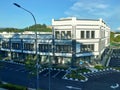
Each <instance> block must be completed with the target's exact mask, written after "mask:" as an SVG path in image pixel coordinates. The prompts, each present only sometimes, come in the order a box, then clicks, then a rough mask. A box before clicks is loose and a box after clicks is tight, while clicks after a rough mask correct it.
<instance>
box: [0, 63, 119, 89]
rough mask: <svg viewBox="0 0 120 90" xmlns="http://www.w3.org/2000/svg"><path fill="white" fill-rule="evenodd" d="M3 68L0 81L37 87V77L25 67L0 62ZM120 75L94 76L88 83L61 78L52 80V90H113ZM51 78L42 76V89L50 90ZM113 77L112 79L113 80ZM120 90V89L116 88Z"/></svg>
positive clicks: (0, 72)
mask: <svg viewBox="0 0 120 90" xmlns="http://www.w3.org/2000/svg"><path fill="white" fill-rule="evenodd" d="M0 63H2V64H3V68H2V69H0V79H1V80H2V81H5V82H9V83H13V84H18V85H23V86H26V87H31V88H35V87H36V77H35V76H33V77H30V75H29V71H27V70H26V69H25V67H24V66H23V65H18V64H12V63H7V62H0ZM119 76H120V73H119V72H113V73H109V74H105V75H99V76H94V77H92V78H89V80H88V81H87V82H84V83H82V82H79V81H71V80H64V79H61V78H52V76H51V78H50V80H51V85H50V88H51V89H50V90H113V89H111V88H110V86H111V85H114V84H115V83H118V84H120V78H119ZM48 77H49V76H43V75H40V79H39V81H40V88H41V89H43V90H48V87H49V78H48ZM111 77H112V78H111ZM116 90H120V87H118V88H116Z"/></svg>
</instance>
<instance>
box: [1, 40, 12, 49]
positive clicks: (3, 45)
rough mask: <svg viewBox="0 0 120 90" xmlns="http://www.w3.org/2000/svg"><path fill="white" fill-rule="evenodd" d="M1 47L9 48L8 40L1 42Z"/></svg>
mask: <svg viewBox="0 0 120 90" xmlns="http://www.w3.org/2000/svg"><path fill="white" fill-rule="evenodd" d="M2 48H6V49H9V48H10V42H6V41H4V42H3V43H2Z"/></svg>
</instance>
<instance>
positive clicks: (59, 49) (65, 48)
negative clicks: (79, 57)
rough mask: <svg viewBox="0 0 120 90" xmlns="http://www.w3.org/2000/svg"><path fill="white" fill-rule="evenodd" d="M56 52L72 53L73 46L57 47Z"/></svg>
mask: <svg viewBox="0 0 120 90" xmlns="http://www.w3.org/2000/svg"><path fill="white" fill-rule="evenodd" d="M56 52H57V53H70V52H71V45H56Z"/></svg>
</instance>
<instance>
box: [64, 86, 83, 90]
mask: <svg viewBox="0 0 120 90" xmlns="http://www.w3.org/2000/svg"><path fill="white" fill-rule="evenodd" d="M66 88H69V89H73V90H82V89H81V88H78V87H73V86H66Z"/></svg>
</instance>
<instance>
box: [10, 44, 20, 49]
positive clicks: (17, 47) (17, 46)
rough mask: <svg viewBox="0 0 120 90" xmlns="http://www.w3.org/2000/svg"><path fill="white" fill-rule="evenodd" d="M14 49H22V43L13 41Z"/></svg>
mask: <svg viewBox="0 0 120 90" xmlns="http://www.w3.org/2000/svg"><path fill="white" fill-rule="evenodd" d="M12 49H20V43H12Z"/></svg>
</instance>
